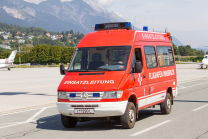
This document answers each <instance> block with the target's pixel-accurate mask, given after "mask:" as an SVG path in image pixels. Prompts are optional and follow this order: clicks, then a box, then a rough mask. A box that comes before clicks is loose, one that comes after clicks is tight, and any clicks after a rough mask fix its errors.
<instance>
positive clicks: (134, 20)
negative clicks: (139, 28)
mask: <svg viewBox="0 0 208 139" xmlns="http://www.w3.org/2000/svg"><path fill="white" fill-rule="evenodd" d="M135 20H136V16H135V18H134V25H133V30H134V26H135Z"/></svg>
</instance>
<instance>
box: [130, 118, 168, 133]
mask: <svg viewBox="0 0 208 139" xmlns="http://www.w3.org/2000/svg"><path fill="white" fill-rule="evenodd" d="M170 121H171V120H167V121H164V122H162V123H160V124H157V125H154V126H152V127H149V128H147V129H144V130H142V131H139V132H137V133H134V134H132V135H131V136H137V135H140V134H142V133H144V132H147V131H149V130H152V129H154V128H156V127H158V126H161V125H164V124H166V123H168V122H170Z"/></svg>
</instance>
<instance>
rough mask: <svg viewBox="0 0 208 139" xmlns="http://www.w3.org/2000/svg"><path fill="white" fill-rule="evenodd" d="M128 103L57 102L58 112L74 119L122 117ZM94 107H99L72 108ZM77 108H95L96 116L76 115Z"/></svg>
mask: <svg viewBox="0 0 208 139" xmlns="http://www.w3.org/2000/svg"><path fill="white" fill-rule="evenodd" d="M127 103H128V101H119V102H88V103H87V102H86V103H77V102H76V103H75V102H57V109H58V111H59V112H60V113H61V114H62V115H65V116H72V117H109V116H121V115H123V114H124V112H125V110H126V106H127ZM80 105H81V106H85V105H92V106H93V105H94V106H97V107H72V106H80ZM75 108H81V109H82V108H94V114H75V110H74V109H75Z"/></svg>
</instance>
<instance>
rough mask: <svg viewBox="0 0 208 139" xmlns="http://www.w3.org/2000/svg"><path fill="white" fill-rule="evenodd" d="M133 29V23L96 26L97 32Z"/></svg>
mask: <svg viewBox="0 0 208 139" xmlns="http://www.w3.org/2000/svg"><path fill="white" fill-rule="evenodd" d="M131 28H132V26H131V22H115V23H103V24H96V25H95V30H109V29H126V30H130V29H131Z"/></svg>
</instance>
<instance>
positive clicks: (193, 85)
mask: <svg viewBox="0 0 208 139" xmlns="http://www.w3.org/2000/svg"><path fill="white" fill-rule="evenodd" d="M207 83H208V82H205V83H201V84H196V85H192V86H187V87H184V88H179V89H178V90H181V89H185V88H189V87H194V86H198V85H203V84H207Z"/></svg>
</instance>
